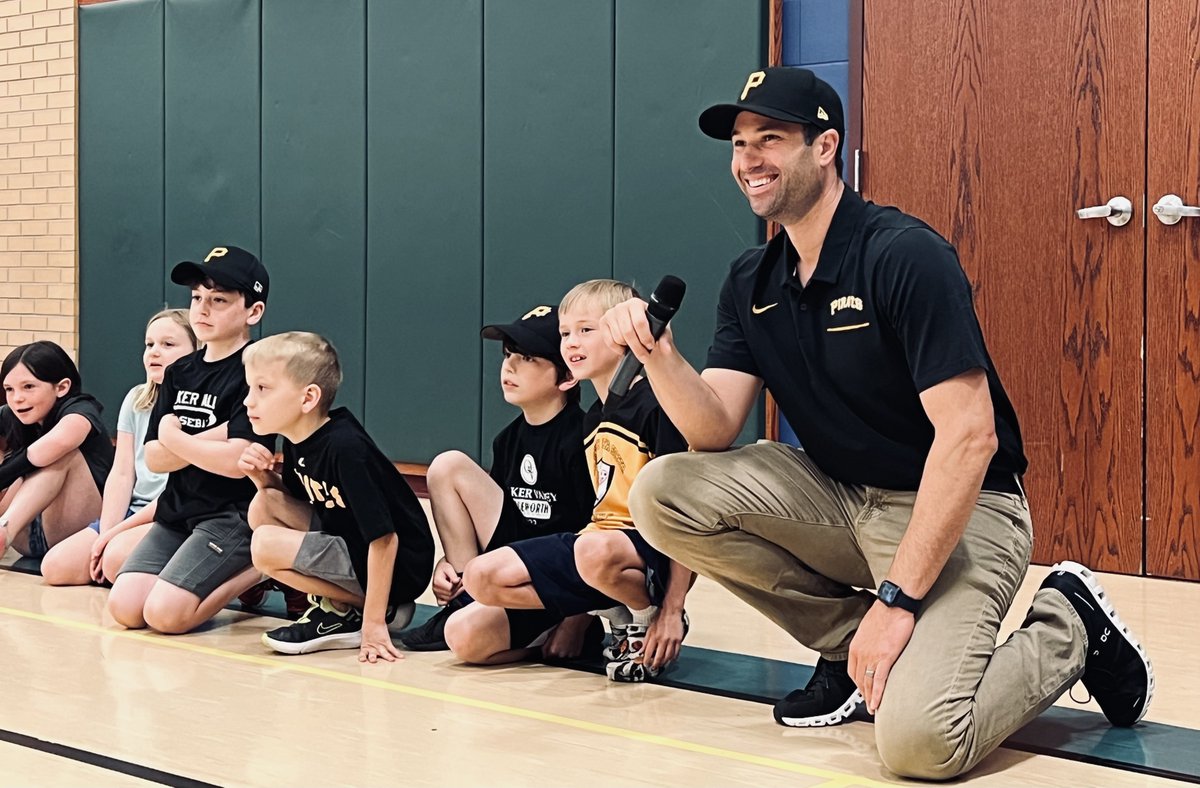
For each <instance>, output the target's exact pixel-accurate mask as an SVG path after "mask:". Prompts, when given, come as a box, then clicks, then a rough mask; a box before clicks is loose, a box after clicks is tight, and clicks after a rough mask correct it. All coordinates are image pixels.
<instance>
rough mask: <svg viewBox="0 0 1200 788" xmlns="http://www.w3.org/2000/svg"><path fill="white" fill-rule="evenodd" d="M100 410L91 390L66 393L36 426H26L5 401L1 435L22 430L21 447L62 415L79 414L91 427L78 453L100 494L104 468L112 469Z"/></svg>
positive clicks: (0, 416)
mask: <svg viewBox="0 0 1200 788" xmlns="http://www.w3.org/2000/svg"><path fill="white" fill-rule="evenodd" d="M103 410H104V406H103V405H101V404H100V403H99V401H97V400H96V398H95V397H93V396H92V395H91V394H83V393H75V394H68V395H67V396H65V397H62V398H60V399H59V400H58V401H57V402H55V403H54V407H53V408H51V409H50V413H48V414H47V415H46V418H45V420H44V421H43V422H42V424H41V425H40V426H38V425H36V424H35V425H32V426H29V427H26V426H25V425H24V424H21V423H20V421H19V420H18V419H17V416H16V414H15V413H13V412H12V411H10V410H9V409H8V406H7V405H5V406H3V407H0V421H2V424H0V431H2V434H5V435H10V434H13V433H14V432H16V433H20V434H22V435H23V436H24V438H25V440H26V444H25V447H26V448H28V447H29V446H30V445H31V444H32V443H33V442H34V441H36V440H37V439H38V438H41V437H42V436H43V435H45V434H46V433H47V432H49V431H50V430H52V429H54V427H56V426H57V425H58V423H59V422H60V421H62V420H63V417H64V416H69V415H71V414H72V413H74V414H76V415H79V416H83V417H84V418H85V419H87V420H88V423H89V424H91V426H92V429H91V430H90V431H89V432H88V434H87V437H86V438H84V439H83V443H81V444H79V453H80V454H82V455H83V459H84V460H85V461H86V462H87V466H88V470H89V471H91V472H92V481H94V482H95V483H96V489H97V490H99V491H100V494H101V495H104V482H105V481H107V479H108V472H109V471H111V470H112V464H113V453H114V449H113V444H112V437H111V436H110V435H109V434H108V429H107V428H106V427H105V426H104V420H103V419H102V418H101V416H100V414H101V412H102V411H103Z"/></svg>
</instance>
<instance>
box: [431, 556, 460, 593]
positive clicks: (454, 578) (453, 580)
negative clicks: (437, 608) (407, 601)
mask: <svg viewBox="0 0 1200 788" xmlns="http://www.w3.org/2000/svg"><path fill="white" fill-rule="evenodd" d="M462 590H463V587H462V575H460V574H459V573H458V572H455V571H454V567H453V566H451V565H450V562H449V561H447V560H446V558H445V556H443V557H442V558H440V559H438V562H437V566H435V567H434V568H433V596H434V598H435V599H436V600H437V603H438V604H439V605H445V604H446V603H448V602H449V601H450V600H451V599H453V598H454V597H456V596H458V595H459V594H460V593H462Z"/></svg>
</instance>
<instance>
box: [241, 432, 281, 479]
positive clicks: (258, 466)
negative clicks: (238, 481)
mask: <svg viewBox="0 0 1200 788" xmlns="http://www.w3.org/2000/svg"><path fill="white" fill-rule="evenodd" d="M274 469H275V455H274V454H273V453H272V452H271V450H270V449H268V448H267V447H266V446H263V445H262V444H261V443H251V444H250V445H249V446H247V447H246V450H245V451H244V452H242V456H241V457H239V458H238V470H240V471H241V472H242V473H244V474H246V475H247V476H248V477H250V479H251V480H252V481H254V482H255V483H256V484H259V483H260V482H261V481H262V480H263V479H264V478H265V477H266V475H267V474H269V473H271V472H273V471H274ZM259 486H261V484H260V485H259Z"/></svg>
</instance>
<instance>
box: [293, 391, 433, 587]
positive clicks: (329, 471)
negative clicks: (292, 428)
mask: <svg viewBox="0 0 1200 788" xmlns="http://www.w3.org/2000/svg"><path fill="white" fill-rule="evenodd" d="M283 484H284V486H285V487H286V488H287V491H288V493H289V494H290V495H292V496H293V497H295V498H299V499H300V500H302V501H308V502H309V503H310V504H311V505H312V506H313V508H314V510H315V511H316V515H317V518H318V520H319V521H320V523H321V530H322V531H324V532H325V533H328V534H332V535H334V536H340V537H341V538H342V539H344V540H345V541H346V548H347V550H348V552H349V553H350V562H351V564H353V566H354V574H355V575H356V576H357V577H358V582H359V583H360V584H361V585H362V587H363V590H364V591H366V589H367V550H368V548H369V546H370V544H371V542H373V541H375V540H376V539H379V538H380V537H383V536H387V535H388V534H391V533H394V534H396V535H397V536H398V537H399V544H398V545H397V547H396V562H395V565H394V566H393V568H392V587H391V591H390V593H389V594H388V602H389V604H392V605H399V604H404V603H407V602H411V601H413V600H414V599H416V598H417V597H418V596H420V595H421V592H422V591H424V590H425V587H426V586H428V585H429V579H430V578H431V577H432V576H433V533H432V531H431V530H430V528H429V521H428V520H427V519H426V517H425V511H424V510H423V509H422V508H421V504H420V502H419V501H417V496H416V494H415V493H414V492H413V491H412V488H411V487H409V486H408V482H406V481H405V480H404V476H402V475H401V473H400V471H398V470H396V466H395V465H393V464H392V463H391V461H390V460H388V459H387V457H386V456H384V454H383V452H382V451H381V450H380V449H379V447H378V446H376V445H375V441H373V440H371V436H369V435H367V432H366V430H364V429H363V426H362V425H361V424H359V423H358V419H356V418H354V415H353V414H351V413H350V411H348V410H346V409H345V408H335V409H334V410H331V411H330V412H329V421H327V422H326V423H325V424H324V425H322V426H321V428H320V429H318V430H317V431H316V432H314V433H313V434H312V435H310V436H309V437H308V438H306V439H305V440H303V441H301V442H300V443H297V444H293V443H292V442H291V441H289V440H288V439H286V438H284V439H283Z"/></svg>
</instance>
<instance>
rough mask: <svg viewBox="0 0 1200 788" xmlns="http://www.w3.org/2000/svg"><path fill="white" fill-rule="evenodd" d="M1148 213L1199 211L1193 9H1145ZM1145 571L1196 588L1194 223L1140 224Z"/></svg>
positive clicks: (1198, 382)
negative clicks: (1172, 198)
mask: <svg viewBox="0 0 1200 788" xmlns="http://www.w3.org/2000/svg"><path fill="white" fill-rule="evenodd" d="M1149 10H1150V13H1149V21H1150V30H1149V37H1150V58H1149V75H1148V77H1149V78H1148V80H1147V83H1148V85H1149V91H1148V103H1147V124H1148V130H1149V131H1148V140H1147V150H1146V163H1147V176H1146V180H1147V186H1148V188H1147V197H1148V205H1153V204H1154V203H1156V202H1158V200H1159V199H1160V198H1161V197H1162V196H1163V195H1166V194H1175V195H1178V196H1179V197H1181V198H1182V200H1183V202H1184V203H1185V204H1187V205H1200V119H1198V116H1200V65H1198V64H1200V6H1197V4H1196V1H1195V0H1150V6H1149ZM1146 285H1147V292H1146V470H1147V473H1146V571H1147V573H1149V574H1152V575H1162V576H1165V577H1186V578H1190V579H1192V580H1200V554H1198V550H1200V515H1198V514H1197V507H1200V454H1198V453H1197V442H1198V441H1200V218H1190V217H1189V218H1183V219H1180V220H1179V222H1178V223H1176V224H1174V225H1169V226H1168V225H1164V224H1162V223H1161V222H1159V221H1158V219H1157V218H1155V217H1154V216H1153V214H1151V216H1149V217H1148V218H1147V219H1146Z"/></svg>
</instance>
